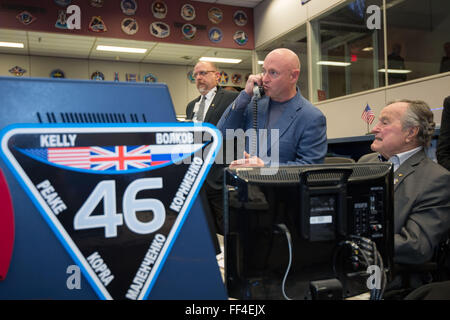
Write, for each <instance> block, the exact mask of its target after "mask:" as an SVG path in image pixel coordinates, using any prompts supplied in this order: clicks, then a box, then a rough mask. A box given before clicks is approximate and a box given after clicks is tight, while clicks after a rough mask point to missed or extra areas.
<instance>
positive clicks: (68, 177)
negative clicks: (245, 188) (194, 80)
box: [1, 123, 220, 300]
mask: <svg viewBox="0 0 450 320" xmlns="http://www.w3.org/2000/svg"><path fill="white" fill-rule="evenodd" d="M219 137H220V133H219V131H218V130H217V129H215V128H214V127H212V126H209V125H203V126H200V125H195V124H173V123H168V124H148V125H147V126H145V127H143V126H138V125H136V126H134V125H129V124H127V126H110V125H108V126H106V125H96V126H92V125H90V126H84V125H70V126H69V125H64V126H60V125H53V126H50V125H48V126H41V125H39V126H38V125H14V126H9V127H7V128H5V129H4V130H3V131H2V135H1V150H2V157H3V159H4V160H5V162H6V163H7V165H8V166H9V168H10V169H11V170H12V172H13V173H14V175H15V176H16V178H17V179H18V180H19V182H20V183H21V185H22V187H23V188H24V189H25V191H26V192H27V194H28V195H29V196H30V198H31V199H32V201H33V202H34V204H35V205H36V207H37V208H38V209H39V211H40V213H41V214H42V216H43V218H44V219H45V221H46V222H47V223H48V225H49V227H50V228H51V229H52V230H53V232H54V233H55V234H56V236H57V237H58V239H59V240H60V241H61V243H62V245H63V246H64V247H65V249H66V250H67V251H68V253H69V254H70V255H71V257H72V258H73V260H74V261H75V263H76V264H77V265H78V266H79V267H80V268H81V270H82V271H83V274H84V275H85V277H86V278H87V279H88V281H89V283H90V284H91V285H92V287H93V289H94V290H95V292H96V293H97V294H98V296H99V298H101V299H132V300H137V299H146V298H147V296H148V294H149V293H150V291H151V289H152V287H153V285H154V283H155V280H156V278H157V277H158V274H159V272H160V271H161V268H162V267H163V264H164V261H165V259H166V258H167V256H168V254H169V251H170V249H171V247H172V245H173V243H174V241H175V240H176V238H177V235H178V233H179V231H180V229H181V227H182V225H183V222H184V221H185V219H186V217H187V215H188V213H189V210H190V208H191V206H192V205H193V202H194V200H195V198H196V196H197V194H198V192H199V190H200V187H201V186H202V183H203V181H204V180H205V178H206V175H207V173H208V171H209V168H210V166H211V164H212V163H213V160H214V157H215V154H216V153H217V152H218V150H219V147H220V139H219Z"/></svg>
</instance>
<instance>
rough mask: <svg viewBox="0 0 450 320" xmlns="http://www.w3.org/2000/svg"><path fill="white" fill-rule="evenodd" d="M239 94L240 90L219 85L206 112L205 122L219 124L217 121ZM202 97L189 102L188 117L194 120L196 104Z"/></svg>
mask: <svg viewBox="0 0 450 320" xmlns="http://www.w3.org/2000/svg"><path fill="white" fill-rule="evenodd" d="M237 96H238V92H234V91H228V90H225V89H222V88H220V87H217V92H216V95H215V96H214V99H213V101H212V102H211V105H210V106H209V108H208V112H206V115H205V119H204V122H208V123H211V124H213V125H217V122H219V119H220V117H221V116H222V114H223V112H224V111H225V110H226V109H227V107H228V106H229V105H230V104H231V103H232V102H233V101H234V99H236V97H237ZM200 97H201V96H198V97H197V98H195V99H194V100H192V101H191V102H189V103H188V105H187V107H186V119H188V120H192V117H193V116H194V106H195V104H196V103H197V102H198V101H199V100H200Z"/></svg>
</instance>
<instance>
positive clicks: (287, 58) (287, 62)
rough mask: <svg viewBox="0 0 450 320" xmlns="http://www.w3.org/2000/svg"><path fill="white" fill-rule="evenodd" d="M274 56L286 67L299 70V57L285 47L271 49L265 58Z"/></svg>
mask: <svg viewBox="0 0 450 320" xmlns="http://www.w3.org/2000/svg"><path fill="white" fill-rule="evenodd" d="M270 57H272V58H276V59H277V60H279V61H282V62H283V64H284V66H285V67H286V68H287V69H290V70H296V69H298V70H300V59H299V58H298V56H297V54H296V53H295V52H294V51H292V50H290V49H286V48H278V49H275V50H272V51H271V52H270V53H269V54H268V55H267V57H266V59H267V58H270Z"/></svg>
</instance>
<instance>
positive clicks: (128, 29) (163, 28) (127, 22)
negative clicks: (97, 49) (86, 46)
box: [16, 0, 248, 46]
mask: <svg viewBox="0 0 450 320" xmlns="http://www.w3.org/2000/svg"><path fill="white" fill-rule="evenodd" d="M55 3H56V4H58V5H59V6H61V7H67V6H69V5H70V4H71V0H68V1H63V0H55ZM91 6H93V7H98V8H101V7H102V6H103V2H102V1H91ZM120 7H121V10H122V12H123V13H124V14H125V15H127V16H132V15H135V14H136V11H137V8H138V7H137V3H136V1H135V0H122V1H121V3H120ZM69 9H72V7H70V8H68V9H65V10H58V17H57V20H56V23H55V27H56V28H58V29H73V28H76V29H79V28H80V25H81V22H80V21H72V20H71V23H70V24H72V22H73V25H74V26H72V25H69V24H68V19H72V18H71V16H69V17H68V16H67V13H68V12H73V11H69ZM66 10H68V12H67V11H66ZM77 10H79V7H78V9H77ZM151 11H152V13H153V16H154V17H155V18H157V19H164V18H165V17H166V15H167V12H168V8H167V5H166V4H165V2H164V1H154V2H153V4H152V6H151ZM180 15H181V17H182V18H183V19H184V20H186V21H192V20H194V19H195V18H196V14H195V8H194V6H192V5H191V4H184V5H183V6H182V8H181V13H180ZM16 18H17V19H18V20H19V21H20V22H21V23H22V24H24V25H29V24H31V23H33V22H34V21H36V19H37V18H36V17H35V16H33V15H32V14H31V13H30V12H28V11H22V12H20V13H19V14H18V15H17V16H16ZM208 19H209V20H210V21H211V22H212V23H214V24H219V23H221V22H222V20H223V12H222V10H220V9H219V8H216V7H213V8H211V9H209V11H208ZM233 21H234V23H235V24H236V25H237V26H245V25H246V24H247V22H248V17H247V14H246V13H245V12H244V11H242V10H237V11H236V12H235V13H234V15H233ZM88 29H89V30H90V31H92V32H97V33H101V32H107V31H108V28H107V27H106V24H105V22H104V21H103V19H102V17H101V16H93V17H91V20H90V22H89V25H88ZM121 29H122V31H123V32H124V33H125V34H127V35H134V34H136V33H137V32H138V30H139V24H138V22H137V20H136V19H135V18H133V17H126V18H124V19H123V20H122V22H121ZM149 30H150V33H151V34H152V35H153V36H155V37H157V38H166V37H168V36H169V35H170V26H169V25H168V24H167V23H165V22H163V21H155V22H153V23H152V24H150V27H149ZM181 31H182V34H183V37H184V39H185V40H192V39H194V38H195V36H196V33H197V27H196V26H195V25H193V24H191V23H186V24H184V25H183V26H182V27H181ZM208 38H209V40H210V41H211V42H214V43H218V42H220V41H222V39H223V32H222V30H221V29H220V28H217V27H213V28H211V29H210V30H209V31H208ZM233 40H234V41H235V43H237V44H238V45H239V46H244V45H246V44H247V42H248V35H247V33H246V32H245V31H242V30H237V31H236V32H235V33H234V35H233Z"/></svg>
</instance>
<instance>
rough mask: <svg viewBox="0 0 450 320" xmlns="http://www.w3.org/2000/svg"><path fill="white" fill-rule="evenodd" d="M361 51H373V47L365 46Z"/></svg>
mask: <svg viewBox="0 0 450 320" xmlns="http://www.w3.org/2000/svg"><path fill="white" fill-rule="evenodd" d="M362 51H373V47H365V48H364V49H362Z"/></svg>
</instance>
